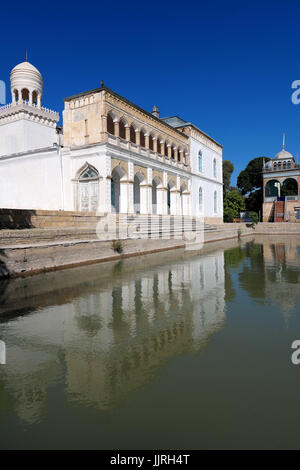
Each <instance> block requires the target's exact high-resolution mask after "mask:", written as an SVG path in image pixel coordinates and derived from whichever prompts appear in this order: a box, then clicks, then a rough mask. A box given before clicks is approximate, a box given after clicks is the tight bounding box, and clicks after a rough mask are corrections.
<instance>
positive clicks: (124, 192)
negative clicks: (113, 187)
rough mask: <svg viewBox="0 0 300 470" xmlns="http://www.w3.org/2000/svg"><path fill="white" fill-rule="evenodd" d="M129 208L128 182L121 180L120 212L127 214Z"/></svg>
mask: <svg viewBox="0 0 300 470" xmlns="http://www.w3.org/2000/svg"><path fill="white" fill-rule="evenodd" d="M127 210H128V182H127V179H126V180H124V181H122V180H120V212H121V213H122V214H127Z"/></svg>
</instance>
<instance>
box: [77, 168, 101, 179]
mask: <svg viewBox="0 0 300 470" xmlns="http://www.w3.org/2000/svg"><path fill="white" fill-rule="evenodd" d="M90 178H93V179H94V178H99V173H98V172H97V171H96V170H95V169H94V168H92V167H90V166H87V167H86V169H85V170H83V172H82V173H81V175H80V176H79V179H80V180H83V179H90Z"/></svg>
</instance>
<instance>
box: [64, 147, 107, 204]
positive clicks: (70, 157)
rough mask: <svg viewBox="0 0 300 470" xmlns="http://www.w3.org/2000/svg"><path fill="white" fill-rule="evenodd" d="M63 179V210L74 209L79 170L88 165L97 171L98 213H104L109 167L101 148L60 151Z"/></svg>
mask: <svg viewBox="0 0 300 470" xmlns="http://www.w3.org/2000/svg"><path fill="white" fill-rule="evenodd" d="M62 161H63V179H64V210H70V211H74V210H75V209H76V197H77V196H76V184H77V183H76V179H77V175H78V172H80V170H81V168H82V167H83V166H84V165H85V164H86V163H88V164H89V165H92V166H93V167H94V168H96V170H97V171H98V173H99V175H100V180H99V205H98V212H105V211H106V210H107V204H108V194H107V179H106V176H107V175H108V173H109V172H110V171H109V167H108V162H107V155H106V154H105V152H104V149H103V147H102V148H101V146H98V147H95V146H93V147H92V148H83V149H78V150H68V149H66V150H62ZM109 198H110V194H109Z"/></svg>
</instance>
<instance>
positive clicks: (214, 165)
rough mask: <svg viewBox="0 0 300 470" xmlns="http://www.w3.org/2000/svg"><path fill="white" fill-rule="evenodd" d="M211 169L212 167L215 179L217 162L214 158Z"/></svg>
mask: <svg viewBox="0 0 300 470" xmlns="http://www.w3.org/2000/svg"><path fill="white" fill-rule="evenodd" d="M213 167H214V178H216V177H217V160H216V159H215V158H214V163H213Z"/></svg>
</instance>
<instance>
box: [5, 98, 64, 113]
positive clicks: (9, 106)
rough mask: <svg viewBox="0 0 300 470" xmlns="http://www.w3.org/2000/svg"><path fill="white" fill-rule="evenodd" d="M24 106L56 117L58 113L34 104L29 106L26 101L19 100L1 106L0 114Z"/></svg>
mask: <svg viewBox="0 0 300 470" xmlns="http://www.w3.org/2000/svg"><path fill="white" fill-rule="evenodd" d="M24 106H26V107H29V108H33V109H39V110H41V111H44V112H45V113H49V114H54V115H58V113H57V112H56V111H53V110H52V109H49V108H44V106H38V105H37V104H34V103H31V104H30V103H29V102H28V101H24V100H19V101H16V102H15V103H9V104H6V105H4V106H1V107H0V112H1V111H7V110H9V109H12V108H18V107H24Z"/></svg>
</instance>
